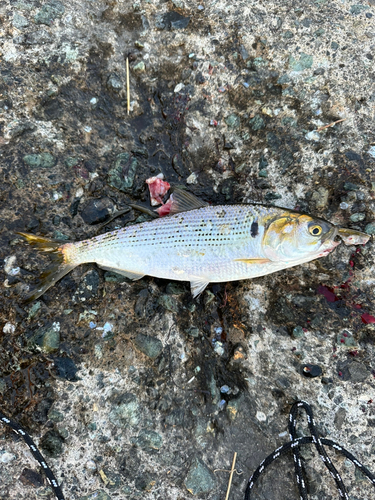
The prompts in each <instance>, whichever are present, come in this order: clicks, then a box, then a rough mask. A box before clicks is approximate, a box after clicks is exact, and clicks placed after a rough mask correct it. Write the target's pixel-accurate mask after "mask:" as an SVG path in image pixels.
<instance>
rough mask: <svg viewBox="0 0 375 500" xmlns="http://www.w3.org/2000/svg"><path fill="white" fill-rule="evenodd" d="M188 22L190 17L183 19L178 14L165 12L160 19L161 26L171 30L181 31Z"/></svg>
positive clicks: (183, 17)
mask: <svg viewBox="0 0 375 500" xmlns="http://www.w3.org/2000/svg"><path fill="white" fill-rule="evenodd" d="M189 22H190V17H185V16H182V15H181V14H179V13H178V12H174V11H171V12H167V13H166V14H164V16H163V17H162V24H163V25H164V26H165V27H166V28H168V29H171V30H183V29H185V28H186V27H187V26H188V24H189Z"/></svg>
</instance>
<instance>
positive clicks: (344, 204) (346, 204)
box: [340, 201, 349, 210]
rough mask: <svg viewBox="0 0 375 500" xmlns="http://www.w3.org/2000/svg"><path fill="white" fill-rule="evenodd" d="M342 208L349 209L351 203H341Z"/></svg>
mask: <svg viewBox="0 0 375 500" xmlns="http://www.w3.org/2000/svg"><path fill="white" fill-rule="evenodd" d="M340 208H341V210H347V209H348V208H349V204H348V203H346V201H343V202H341V203H340Z"/></svg>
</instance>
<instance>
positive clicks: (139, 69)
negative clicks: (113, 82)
mask: <svg viewBox="0 0 375 500" xmlns="http://www.w3.org/2000/svg"><path fill="white" fill-rule="evenodd" d="M133 71H134V73H144V72H145V71H146V66H145V63H144V62H143V61H139V63H137V64H136V65H135V66H133Z"/></svg>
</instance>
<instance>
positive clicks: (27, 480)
mask: <svg viewBox="0 0 375 500" xmlns="http://www.w3.org/2000/svg"><path fill="white" fill-rule="evenodd" d="M19 479H20V481H21V483H22V484H23V485H25V486H34V488H40V487H41V486H43V485H44V478H43V476H42V475H41V474H38V473H37V472H35V471H34V470H32V469H27V468H25V469H23V471H22V473H21V475H20V477H19Z"/></svg>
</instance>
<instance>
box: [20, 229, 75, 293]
mask: <svg viewBox="0 0 375 500" xmlns="http://www.w3.org/2000/svg"><path fill="white" fill-rule="evenodd" d="M17 234H19V235H20V236H22V238H24V239H25V240H26V241H27V243H29V244H30V245H32V246H33V247H36V248H37V250H38V251H40V252H46V253H49V254H50V257H51V260H52V262H51V265H50V266H49V267H48V268H47V269H45V270H44V271H43V273H42V275H41V276H40V279H39V282H38V284H37V287H36V289H35V290H32V291H31V292H30V293H29V294H27V295H26V297H25V302H26V303H29V302H32V301H33V300H35V299H37V298H38V297H40V296H41V295H43V294H44V292H46V291H47V290H48V289H49V288H50V287H51V286H53V285H54V284H55V283H56V282H57V281H59V280H60V279H61V278H63V277H64V276H65V275H66V274H68V273H69V272H70V271H71V270H72V269H74V268H75V267H76V266H77V265H78V264H80V262H74V261H73V259H72V258H71V256H70V254H71V252H69V251H67V250H68V249H69V247H71V246H72V245H73V244H72V243H68V242H66V241H61V240H52V239H49V238H43V237H42V236H35V234H30V233H22V232H17Z"/></svg>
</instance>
